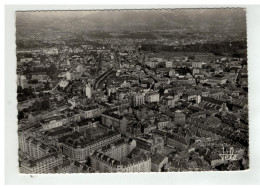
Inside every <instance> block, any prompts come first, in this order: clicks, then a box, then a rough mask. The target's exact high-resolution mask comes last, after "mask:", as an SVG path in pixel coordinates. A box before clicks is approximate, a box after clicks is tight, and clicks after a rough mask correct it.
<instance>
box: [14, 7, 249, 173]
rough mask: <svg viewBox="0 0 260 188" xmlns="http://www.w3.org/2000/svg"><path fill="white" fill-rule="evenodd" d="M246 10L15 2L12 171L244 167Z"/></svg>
mask: <svg viewBox="0 0 260 188" xmlns="http://www.w3.org/2000/svg"><path fill="white" fill-rule="evenodd" d="M246 15H247V11H246V9H244V8H204V9H200V8H185V9H144V10H57V11H54V10H49V11H41V10H37V11H16V15H15V16H16V18H15V22H16V23H15V27H16V34H15V35H16V36H15V38H16V59H17V64H16V74H17V124H18V125H17V126H18V128H17V137H18V142H19V143H18V145H19V148H17V150H18V155H19V157H18V160H19V163H18V164H19V172H20V173H21V174H64V173H66V174H67V173H132V172H157V173H167V172H188V171H243V170H248V169H249V162H250V161H249V123H248V118H249V117H248V116H249V115H248V111H249V108H250V107H249V106H248V63H247V62H248V59H247V27H246Z"/></svg>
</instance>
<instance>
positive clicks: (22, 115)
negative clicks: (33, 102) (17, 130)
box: [18, 111, 24, 120]
mask: <svg viewBox="0 0 260 188" xmlns="http://www.w3.org/2000/svg"><path fill="white" fill-rule="evenodd" d="M23 118H24V113H23V111H20V112H18V120H21V119H23Z"/></svg>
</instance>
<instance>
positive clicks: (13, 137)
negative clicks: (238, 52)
mask: <svg viewBox="0 0 260 188" xmlns="http://www.w3.org/2000/svg"><path fill="white" fill-rule="evenodd" d="M220 7H243V8H247V33H248V60H249V108H250V111H249V113H250V115H249V120H250V170H247V171H240V172H182V173H179V172H177V173H174V172H173V173H142V174H141V173H130V174H68V175H35V176H33V177H30V176H29V175H19V174H18V168H17V166H18V162H17V148H18V139H17V134H16V131H17V126H16V124H17V121H16V114H17V109H16V104H17V102H16V72H15V70H16V54H15V11H17V10H66V9H67V10H68V9H73V10H78V9H79V10H82V9H135V8H138V9H143V8H220ZM258 18H260V6H255V5H241V6H236V5H185V6H184V5H102V6H97V5H69V6H66V5H41V6H40V5H37V6H36V5H26V6H25V5H19V6H18V5H8V6H6V9H5V132H4V135H5V182H6V183H7V184H67V185H69V184H252V183H253V184H255V183H257V184H259V183H260V179H259V174H260V173H259V169H260V162H259V160H260V155H259V152H257V150H259V148H260V140H259V135H258V134H259V133H260V131H259V130H260V129H259V128H260V125H258V123H257V122H260V116H257V112H258V111H259V108H260V100H259V99H258V92H259V91H258V88H260V83H259V82H258V83H257V81H258V78H259V77H258V75H259V73H258V72H259V70H260V56H259V52H260V49H259V47H258V44H259V42H260V40H259V39H260V37H259V36H260V35H259V32H258V31H259V28H260V25H259V19H258Z"/></svg>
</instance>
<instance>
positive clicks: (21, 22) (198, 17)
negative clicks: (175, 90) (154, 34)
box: [16, 9, 246, 32]
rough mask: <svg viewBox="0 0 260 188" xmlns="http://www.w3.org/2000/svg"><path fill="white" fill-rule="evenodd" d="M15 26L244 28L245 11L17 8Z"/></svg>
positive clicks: (115, 29) (71, 28) (152, 28)
mask: <svg viewBox="0 0 260 188" xmlns="http://www.w3.org/2000/svg"><path fill="white" fill-rule="evenodd" d="M16 26H17V29H18V30H19V28H24V29H30V28H34V29H35V28H37V29H38V28H39V29H42V28H45V29H46V28H49V29H57V30H68V29H69V30H84V31H94V30H99V31H100V30H102V31H117V30H124V31H130V32H131V31H148V30H166V29H184V30H192V31H200V30H201V31H202V30H206V31H211V32H218V31H222V30H228V31H234V32H237V31H239V32H246V12H245V10H243V9H174V10H131V11H129V10H121V11H56V12H51V11H49V12H17V14H16Z"/></svg>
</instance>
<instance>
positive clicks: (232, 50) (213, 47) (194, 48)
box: [141, 41, 247, 58]
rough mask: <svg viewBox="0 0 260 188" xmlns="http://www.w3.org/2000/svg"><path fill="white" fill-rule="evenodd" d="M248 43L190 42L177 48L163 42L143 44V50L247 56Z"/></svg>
mask: <svg viewBox="0 0 260 188" xmlns="http://www.w3.org/2000/svg"><path fill="white" fill-rule="evenodd" d="M246 49H247V43H246V41H233V42H227V41H225V42H219V43H205V44H190V45H183V46H181V47H178V48H176V47H175V46H168V45H162V44H143V45H142V46H141V50H143V51H151V52H154V53H157V52H161V51H166V52H198V53H203V52H204V53H205V52H208V53H214V54H215V55H223V54H224V53H228V54H232V55H233V57H238V58H240V57H246V56H247V53H246Z"/></svg>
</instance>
